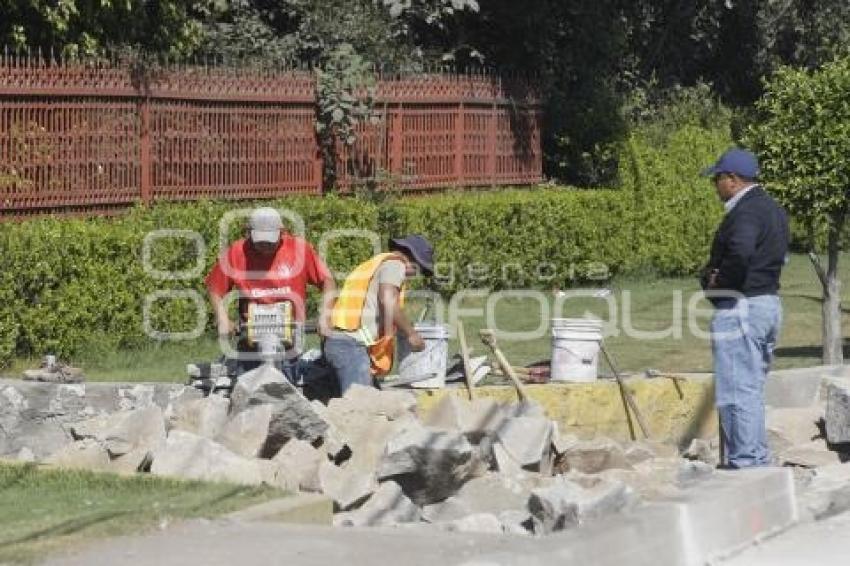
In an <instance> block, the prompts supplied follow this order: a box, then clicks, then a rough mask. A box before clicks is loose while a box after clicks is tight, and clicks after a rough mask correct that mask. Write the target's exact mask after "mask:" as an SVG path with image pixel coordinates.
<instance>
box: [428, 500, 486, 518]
mask: <svg viewBox="0 0 850 566" xmlns="http://www.w3.org/2000/svg"><path fill="white" fill-rule="evenodd" d="M472 513H473V511H472V509H470V508H469V506H468V505H467V504H466V502H464V501H461V500H460V499H459V498H457V497H449V498H448V499H446V500H445V501H440V502H439V503H432V504H430V505H425V506H424V507H423V508H422V519H423V520H424V521H427V522H429V523H447V522H451V521H454V520H455V519H463V518H464V517H466V516H467V515H472Z"/></svg>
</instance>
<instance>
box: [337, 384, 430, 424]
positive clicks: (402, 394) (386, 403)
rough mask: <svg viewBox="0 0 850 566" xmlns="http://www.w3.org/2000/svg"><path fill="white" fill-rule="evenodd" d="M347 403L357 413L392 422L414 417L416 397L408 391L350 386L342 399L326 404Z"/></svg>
mask: <svg viewBox="0 0 850 566" xmlns="http://www.w3.org/2000/svg"><path fill="white" fill-rule="evenodd" d="M340 402H344V403H347V404H348V405H349V406H351V407H352V408H353V410H356V411H357V412H360V413H364V414H370V415H374V416H379V417H384V418H386V419H387V420H390V421H394V420H398V419H407V418H409V417H413V416H416V407H417V404H416V397H415V396H414V395H413V394H412V393H410V392H409V391H381V390H379V389H375V388H374V387H366V386H363V385H352V386H351V387H349V388H348V391H346V392H345V395H343V396H342V398H341V399H340V398H338V399H331V401H330V403H329V404H328V406H329V407H332V406H333V405H334V404H335V403H336V404H338V403H340Z"/></svg>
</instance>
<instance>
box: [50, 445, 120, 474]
mask: <svg viewBox="0 0 850 566" xmlns="http://www.w3.org/2000/svg"><path fill="white" fill-rule="evenodd" d="M44 463H45V464H50V465H52V466H57V467H59V468H68V469H74V470H91V471H101V472H102V471H107V470H109V464H110V458H109V453H108V452H107V451H106V448H104V446H103V445H102V444H101V443H100V442H98V441H96V440H94V439H91V438H87V439H85V440H77V441H76V442H72V443H70V444H68V445H67V446H65V447H64V448H61V449H60V450H58V451H57V452H54V453H53V454H51V455H50V456H48V457H47V458H45V460H44Z"/></svg>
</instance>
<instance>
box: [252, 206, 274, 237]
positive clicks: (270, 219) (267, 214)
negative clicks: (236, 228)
mask: <svg viewBox="0 0 850 566" xmlns="http://www.w3.org/2000/svg"><path fill="white" fill-rule="evenodd" d="M248 225H249V226H250V228H251V241H252V242H270V243H277V241H278V240H279V239H280V229H281V228H282V227H283V222H282V221H281V219H280V213H278V211H276V210H275V209H273V208H267V207H266V208H258V209H256V210H254V212H252V213H251V219H250V220H249V222H248Z"/></svg>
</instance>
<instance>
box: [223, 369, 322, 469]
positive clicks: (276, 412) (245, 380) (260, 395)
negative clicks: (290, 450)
mask: <svg viewBox="0 0 850 566" xmlns="http://www.w3.org/2000/svg"><path fill="white" fill-rule="evenodd" d="M230 401H231V409H230V410H231V414H232V415H235V414H238V413H240V412H242V411H244V410H246V409H248V408H249V407H253V406H256V405H265V404H268V405H271V406H272V417H271V422H270V423H269V433H268V437H267V439H266V445H265V448H264V451H265V452H266V453H267V455H272V456H273V455H274V454H276V453H277V451H278V450H279V449H280V447H281V446H283V445H284V444H286V441H287V440H289V439H290V438H297V439H299V440H306V441H308V442H314V441H316V440H318V439H321V438H323V437H324V436H325V434H326V432H327V431H328V428H329V427H328V423H327V422H325V420H324V419H322V418H321V417H320V416H319V414H318V413H317V412H316V410H315V408H314V407H313V406H312V405H311V404H310V402H309V401H308V400H307V399H306V398H305V397H304V396H303V395H301V393H300V392H299V391H298V389H297V388H296V387H295V386H294V385H292V384H291V383H289V381H288V380H287V379H286V376H284V375H283V373H281V372H280V371H278V370H277V369H275V368H274V367H272V366H270V365H268V364H263V365H262V366H260V367H259V368H257V369H255V370H252V371H249V372H247V373H244V374H242V376H240V378H239V380H238V381H237V382H236V385H235V386H234V388H233V393H232V394H231V397H230Z"/></svg>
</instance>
